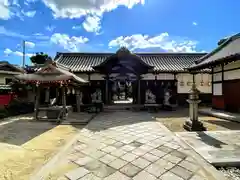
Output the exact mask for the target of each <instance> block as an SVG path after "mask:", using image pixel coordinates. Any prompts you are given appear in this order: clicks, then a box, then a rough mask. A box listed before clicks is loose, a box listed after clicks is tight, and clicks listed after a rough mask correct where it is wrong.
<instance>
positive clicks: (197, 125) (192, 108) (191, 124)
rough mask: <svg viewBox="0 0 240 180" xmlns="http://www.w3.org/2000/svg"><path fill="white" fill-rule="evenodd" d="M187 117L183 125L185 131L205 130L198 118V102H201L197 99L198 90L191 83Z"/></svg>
mask: <svg viewBox="0 0 240 180" xmlns="http://www.w3.org/2000/svg"><path fill="white" fill-rule="evenodd" d="M187 102H188V103H189V118H188V119H187V120H186V121H185V124H184V125H183V127H184V129H186V130H187V131H206V128H205V127H204V126H203V123H202V122H200V121H199V120H198V104H199V103H200V102H201V100H199V90H198V89H197V88H196V84H195V83H193V84H192V88H191V90H190V91H189V99H188V100H187Z"/></svg>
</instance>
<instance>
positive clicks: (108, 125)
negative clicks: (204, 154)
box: [34, 111, 224, 180]
mask: <svg viewBox="0 0 240 180" xmlns="http://www.w3.org/2000/svg"><path fill="white" fill-rule="evenodd" d="M193 154H194V153H193V151H192V150H191V149H190V148H189V146H186V145H185V144H184V143H182V142H181V141H180V140H179V138H177V137H176V136H174V135H173V134H172V133H170V132H169V131H167V130H166V128H165V127H163V126H162V125H161V123H159V122H157V121H155V119H154V118H153V117H151V114H148V113H145V112H130V111H124V112H111V113H110V112H109V113H101V114H100V115H98V116H97V117H95V118H94V119H93V120H92V121H91V122H90V123H89V124H88V125H87V126H86V127H85V128H84V129H83V130H81V132H80V134H79V136H78V137H77V140H76V141H75V142H74V143H73V144H72V145H71V146H70V147H69V148H68V151H67V152H66V153H65V154H62V155H61V156H59V158H55V159H58V160H57V161H56V162H54V163H53V162H51V163H53V165H52V166H51V168H50V167H49V166H48V168H47V170H46V171H45V172H46V174H48V175H49V176H50V175H51V177H54V172H57V171H58V170H57V169H60V171H61V173H60V175H59V176H58V177H55V178H56V179H58V180H66V179H69V180H101V179H104V180H130V179H133V180H157V179H158V180H212V179H214V180H215V179H218V180H220V179H224V177H222V176H221V175H220V174H219V172H217V171H216V170H215V169H214V168H212V166H211V165H209V164H207V163H206V162H205V161H201V162H200V161H199V160H197V159H196V157H198V156H194V157H193V156H192V155H193ZM69 162H71V163H74V165H75V166H74V168H70V169H67V170H64V168H62V169H61V167H60V166H62V165H63V164H67V163H69ZM58 174H59V173H58ZM216 177H217V178H216ZM34 179H35V180H36V179H43V178H40V177H39V176H35V178H34ZM45 179H54V178H49V177H48V178H46V176H45Z"/></svg>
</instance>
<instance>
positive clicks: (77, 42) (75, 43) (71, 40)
mask: <svg viewBox="0 0 240 180" xmlns="http://www.w3.org/2000/svg"><path fill="white" fill-rule="evenodd" d="M50 41H51V42H52V43H54V44H58V45H59V46H61V47H63V48H64V49H66V50H68V51H79V48H80V46H81V45H83V44H85V43H86V42H88V41H89V39H88V38H86V37H82V36H79V37H76V36H72V37H70V36H68V35H67V34H60V33H55V34H53V35H52V37H51V39H50Z"/></svg>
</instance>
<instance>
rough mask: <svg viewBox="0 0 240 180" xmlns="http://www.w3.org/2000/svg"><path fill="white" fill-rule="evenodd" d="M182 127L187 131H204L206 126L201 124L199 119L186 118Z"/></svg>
mask: <svg viewBox="0 0 240 180" xmlns="http://www.w3.org/2000/svg"><path fill="white" fill-rule="evenodd" d="M183 128H184V129H185V130H187V131H206V130H207V128H206V127H204V126H203V123H202V122H200V121H191V120H190V119H187V120H186V121H185V124H184V125H183Z"/></svg>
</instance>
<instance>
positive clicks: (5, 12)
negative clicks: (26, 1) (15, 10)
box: [0, 0, 11, 20]
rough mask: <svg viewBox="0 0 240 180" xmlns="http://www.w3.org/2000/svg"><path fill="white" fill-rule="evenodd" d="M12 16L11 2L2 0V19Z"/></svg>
mask: <svg viewBox="0 0 240 180" xmlns="http://www.w3.org/2000/svg"><path fill="white" fill-rule="evenodd" d="M10 18H11V14H10V10H9V2H8V1H6V0H0V19H3V20H7V19H10Z"/></svg>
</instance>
